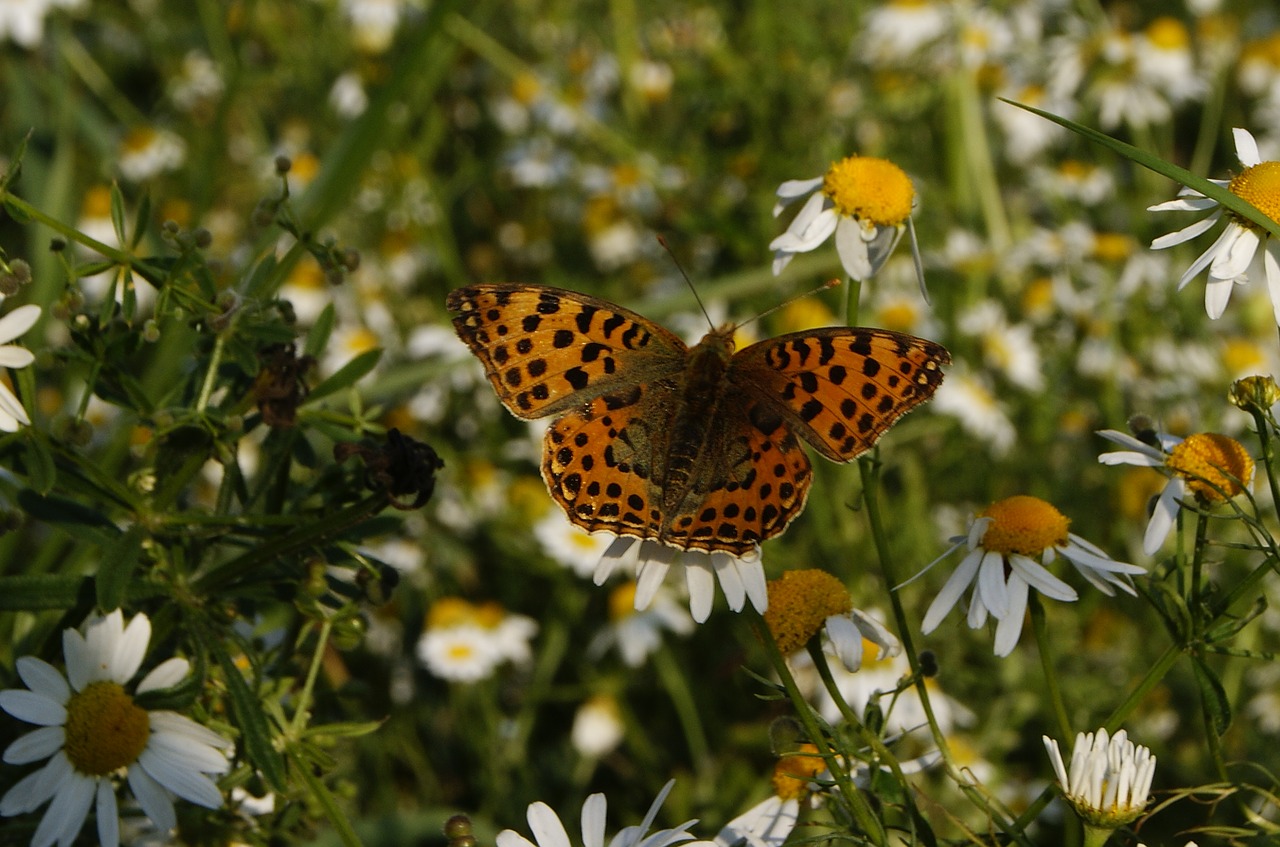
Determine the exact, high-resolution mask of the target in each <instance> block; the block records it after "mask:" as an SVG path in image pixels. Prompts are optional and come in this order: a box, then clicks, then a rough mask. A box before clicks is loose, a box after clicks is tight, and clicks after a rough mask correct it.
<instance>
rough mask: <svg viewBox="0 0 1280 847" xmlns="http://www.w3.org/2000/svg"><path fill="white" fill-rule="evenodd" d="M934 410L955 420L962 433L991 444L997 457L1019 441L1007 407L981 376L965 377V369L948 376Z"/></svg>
mask: <svg viewBox="0 0 1280 847" xmlns="http://www.w3.org/2000/svg"><path fill="white" fill-rule="evenodd" d="M933 410H934V411H935V412H941V413H942V414H944V415H951V416H952V417H954V418H955V419H956V420H958V421H959V422H960V427H961V428H962V429H964V430H965V431H967V432H968V433H969V434H970V435H973V436H975V437H977V438H980V439H982V440H983V441H985V442H987V443H988V444H989V445H990V447H991V452H992V454H993V455H996V456H1003V455H1004V454H1006V453H1008V452H1009V450H1010V449H1011V448H1012V447H1013V445H1014V442H1016V441H1017V440H1018V433H1017V430H1015V429H1014V428H1013V422H1012V421H1010V420H1009V415H1008V413H1007V412H1006V411H1005V406H1004V404H1003V403H1001V402H1000V401H999V400H997V399H996V396H995V395H994V394H993V393H992V392H991V388H990V386H989V385H988V383H987V381H986V380H985V379H984V378H983V377H982V375H981V374H970V373H965V372H964V370H963V369H956V370H953V371H951V372H950V373H948V374H947V379H946V381H945V382H943V383H942V385H940V386H938V391H937V393H936V394H934V395H933Z"/></svg>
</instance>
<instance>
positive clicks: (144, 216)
mask: <svg viewBox="0 0 1280 847" xmlns="http://www.w3.org/2000/svg"><path fill="white" fill-rule="evenodd" d="M150 223H151V192H150V191H143V192H142V198H141V199H140V200H138V211H137V213H136V214H134V216H133V235H132V236H131V237H130V239H129V249H130V250H136V249H138V244H140V243H141V242H142V236H144V235H146V234H147V227H148V225H149V224H150ZM121 243H123V242H121Z"/></svg>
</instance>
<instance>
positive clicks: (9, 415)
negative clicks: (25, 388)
mask: <svg viewBox="0 0 1280 847" xmlns="http://www.w3.org/2000/svg"><path fill="white" fill-rule="evenodd" d="M39 319H40V307H39V306H30V305H28V306H19V307H18V308H16V309H14V310H13V311H12V312H10V313H9V314H7V315H5V316H4V317H3V318H0V367H6V368H25V367H26V366H27V365H29V364H31V363H32V362H34V361H35V359H36V357H35V356H33V355H32V354H31V351H30V350H27V349H26V348H23V347H19V346H17V345H16V344H10V343H9V342H10V341H13V340H14V339H16V338H17V337H18V336H20V335H22V334H23V333H25V332H26V331H27V330H29V329H31V327H32V326H34V325H35V322H36V321H37V320H39ZM30 423H31V418H29V417H27V412H26V410H25V409H23V408H22V404H21V403H19V402H18V398H17V397H16V396H14V393H13V391H11V390H10V389H9V386H7V385H5V384H4V383H3V382H0V430H3V431H4V432H17V431H18V428H19V427H21V426H22V425H24V424H30Z"/></svg>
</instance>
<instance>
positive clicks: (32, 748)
mask: <svg viewBox="0 0 1280 847" xmlns="http://www.w3.org/2000/svg"><path fill="white" fill-rule="evenodd" d="M66 741H67V733H66V730H64V729H63V728H62V727H61V726H42V727H40V728H39V729H33V730H32V731H31V732H28V733H27V734H26V735H20V736H18V738H16V739H15V740H14V742H13V743H12V744H10V745H9V746H8V747H7V748H5V751H4V761H5V762H6V763H7V764H10V765H26V764H30V763H31V762H38V761H40V760H41V759H47V758H49V757H50V756H52V755H53V754H54V753H56V752H58V750H60V749H61V748H62V745H63V744H65V743H66Z"/></svg>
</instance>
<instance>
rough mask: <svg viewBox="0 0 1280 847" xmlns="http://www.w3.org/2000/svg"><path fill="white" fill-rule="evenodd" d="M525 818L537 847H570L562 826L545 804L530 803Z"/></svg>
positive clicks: (567, 836)
mask: <svg viewBox="0 0 1280 847" xmlns="http://www.w3.org/2000/svg"><path fill="white" fill-rule="evenodd" d="M527 818H528V820H529V829H531V830H532V831H533V838H534V840H535V841H537V842H538V847H571V844H570V842H569V834H568V833H567V832H565V830H564V824H562V823H560V818H559V817H558V816H557V815H556V813H555V812H553V811H552V810H551V807H550V806H548V805H547V804H546V803H541V802H538V803H531V804H530V805H529V812H528V815H527Z"/></svg>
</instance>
